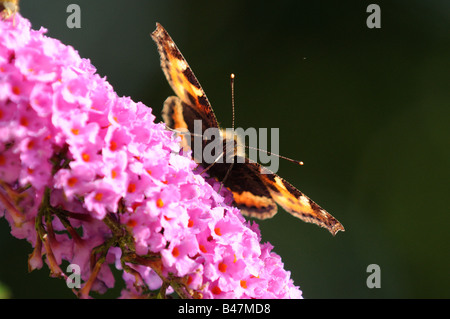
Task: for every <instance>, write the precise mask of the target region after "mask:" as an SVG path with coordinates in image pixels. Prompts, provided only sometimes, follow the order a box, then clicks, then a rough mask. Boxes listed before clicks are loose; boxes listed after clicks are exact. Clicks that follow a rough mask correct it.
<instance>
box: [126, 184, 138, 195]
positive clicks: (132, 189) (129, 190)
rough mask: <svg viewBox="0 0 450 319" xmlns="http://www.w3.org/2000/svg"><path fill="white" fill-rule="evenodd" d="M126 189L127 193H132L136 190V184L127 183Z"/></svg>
mask: <svg viewBox="0 0 450 319" xmlns="http://www.w3.org/2000/svg"><path fill="white" fill-rule="evenodd" d="M127 190H128V193H134V192H135V191H136V184H134V183H130V184H129V185H128V189H127Z"/></svg>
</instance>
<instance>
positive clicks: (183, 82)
mask: <svg viewBox="0 0 450 319" xmlns="http://www.w3.org/2000/svg"><path fill="white" fill-rule="evenodd" d="M151 36H152V38H153V40H154V41H155V42H156V45H157V46H158V52H159V55H160V59H161V68H162V70H163V72H164V75H165V76H166V78H167V81H168V82H169V84H170V86H171V87H172V89H173V90H174V92H175V94H176V95H177V96H178V97H179V99H180V100H181V102H183V107H184V106H186V107H190V108H192V109H193V111H194V112H195V113H197V114H201V116H200V119H202V120H204V122H205V123H206V124H207V125H209V127H218V123H217V119H216V116H215V114H214V112H213V110H212V107H211V104H210V103H209V101H208V98H207V97H206V94H205V92H204V91H203V89H202V87H201V86H200V83H199V82H198V80H197V78H196V77H195V75H194V73H193V72H192V70H191V68H190V67H189V65H188V63H187V62H186V59H185V58H184V57H183V55H182V54H181V52H180V50H179V49H178V47H177V46H176V44H175V42H174V41H173V40H172V38H171V37H170V35H169V34H168V33H167V31H166V30H165V29H164V28H163V27H162V25H160V24H159V23H157V24H156V30H155V31H153V33H152V34H151Z"/></svg>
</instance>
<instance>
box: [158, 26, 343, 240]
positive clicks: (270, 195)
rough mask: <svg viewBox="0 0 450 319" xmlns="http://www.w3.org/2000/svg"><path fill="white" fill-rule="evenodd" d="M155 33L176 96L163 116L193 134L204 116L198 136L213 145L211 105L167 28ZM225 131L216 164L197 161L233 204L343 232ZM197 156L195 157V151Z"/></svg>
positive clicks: (257, 214) (252, 213)
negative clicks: (208, 135) (207, 136)
mask: <svg viewBox="0 0 450 319" xmlns="http://www.w3.org/2000/svg"><path fill="white" fill-rule="evenodd" d="M151 36H152V38H153V40H154V41H155V42H156V44H157V47H158V51H159V54H160V58H161V68H162V70H163V72H164V74H165V76H166V78H167V80H168V82H169V84H170V85H171V87H172V89H173V90H174V92H175V94H176V96H171V97H169V98H167V100H166V101H165V103H164V107H163V111H162V116H163V120H164V122H165V123H166V125H167V126H168V127H170V128H172V129H175V130H177V131H185V132H191V133H192V132H194V131H195V126H194V122H195V120H201V129H200V134H198V135H200V139H201V143H202V149H204V148H205V147H207V146H208V144H209V143H211V141H210V140H205V139H202V138H201V136H203V134H204V133H205V132H206V130H208V129H211V128H215V129H217V130H219V131H220V130H221V129H220V127H219V124H218V121H217V118H216V116H215V114H214V111H213V109H212V107H211V104H210V103H209V101H208V98H207V97H206V94H205V92H204V91H203V89H202V88H201V86H200V83H199V82H198V80H197V78H196V77H195V75H194V73H193V72H192V70H191V68H190V67H189V65H188V63H187V62H186V60H185V59H184V57H183V55H182V54H181V52H180V50H179V49H178V48H177V46H176V45H175V43H174V41H173V40H172V38H171V37H170V36H169V34H168V33H167V31H166V30H165V29H164V28H163V27H162V26H161V25H160V24H159V23H157V27H156V30H155V31H154V32H153V33H152V34H151ZM221 132H222V133H221V138H222V139H223V149H222V152H219V154H216V155H217V158H216V159H217V162H215V163H213V164H212V165H211V163H210V162H208V163H207V162H204V161H203V160H202V159H201V158H196V160H197V162H200V163H202V166H203V167H207V168H208V174H209V175H210V176H213V177H215V178H216V179H217V180H219V181H222V182H223V184H224V186H225V187H227V188H228V189H229V190H230V191H231V192H232V193H233V198H234V203H233V204H234V205H235V206H236V207H238V208H239V209H240V210H241V212H242V213H243V214H245V215H248V216H251V217H256V218H259V219H266V218H270V217H272V216H274V215H275V214H276V213H277V210H278V209H277V204H278V205H280V206H281V207H282V208H283V209H285V210H286V211H287V212H289V213H291V214H292V215H293V216H295V217H297V218H299V219H301V220H303V221H305V222H308V223H314V224H316V225H318V226H321V227H324V228H326V229H328V231H330V232H331V233H332V234H333V235H335V234H336V233H337V232H338V231H344V227H343V226H342V224H341V223H340V222H339V221H338V220H336V219H335V218H334V217H333V216H332V215H330V214H329V213H328V212H326V211H325V210H324V209H322V208H321V207H320V206H319V205H317V204H316V203H315V202H313V201H312V200H311V199H309V198H308V197H307V196H306V195H304V194H303V193H302V192H300V191H299V190H298V189H296V188H295V187H294V186H292V185H291V184H290V183H288V182H287V181H285V180H284V179H283V178H281V177H280V176H278V175H277V174H275V173H273V172H270V171H268V170H267V169H266V168H265V167H263V166H261V165H260V164H258V163H257V162H254V161H252V160H250V159H249V158H248V157H246V156H245V152H244V151H243V149H242V148H239V147H238V145H240V142H239V141H237V140H236V139H235V135H229V134H228V131H225V130H222V131H221ZM224 132H225V133H224ZM198 135H193V134H191V135H190V139H191V141H190V142H191V145H193V144H192V143H195V141H194V139H195V138H198ZM183 138H184V137H183ZM230 139H231V141H230ZM188 142H189V141H187V140H186V139H184V140H182V146H183V147H189V143H188ZM229 142H231V143H232V144H233V145H234V146H233V147H232V148H231V151H229V150H228V149H227V148H226V147H225V146H226V144H227V143H229ZM193 154H194V158H195V152H193ZM221 157H222V158H221Z"/></svg>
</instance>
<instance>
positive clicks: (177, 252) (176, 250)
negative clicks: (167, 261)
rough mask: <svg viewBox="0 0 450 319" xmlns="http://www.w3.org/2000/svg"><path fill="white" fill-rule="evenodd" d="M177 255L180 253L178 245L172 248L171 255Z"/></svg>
mask: <svg viewBox="0 0 450 319" xmlns="http://www.w3.org/2000/svg"><path fill="white" fill-rule="evenodd" d="M179 255H180V250H179V249H178V247H175V248H174V249H172V256H173V257H178V256H179Z"/></svg>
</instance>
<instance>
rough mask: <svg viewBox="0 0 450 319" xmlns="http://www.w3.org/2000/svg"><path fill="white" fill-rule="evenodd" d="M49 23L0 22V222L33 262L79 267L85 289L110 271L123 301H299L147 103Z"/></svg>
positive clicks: (250, 229) (254, 229) (269, 255)
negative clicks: (118, 85)
mask: <svg viewBox="0 0 450 319" xmlns="http://www.w3.org/2000/svg"><path fill="white" fill-rule="evenodd" d="M45 33H46V29H44V28H41V29H40V30H38V31H35V30H32V29H31V24H30V22H29V21H28V20H27V19H25V18H23V17H22V16H21V15H20V14H19V13H17V14H16V15H15V23H13V21H12V19H0V198H1V201H0V218H1V217H4V218H5V219H6V220H7V221H8V222H9V224H10V226H11V234H12V235H13V236H15V237H17V238H20V239H26V240H27V241H28V242H29V243H30V244H31V245H32V246H33V247H35V250H34V252H33V254H32V255H31V257H30V258H29V266H30V269H37V268H41V267H42V265H43V262H44V261H45V262H46V263H47V264H48V265H49V266H50V267H51V269H52V270H53V271H58V272H59V269H61V270H63V271H65V269H63V268H65V267H62V265H66V264H74V265H78V266H79V268H80V271H81V277H82V278H81V279H82V285H84V286H82V287H81V288H73V291H74V292H75V293H76V294H77V295H78V294H82V296H84V297H89V296H90V295H89V293H90V291H91V290H95V291H97V292H100V293H104V292H105V291H107V290H108V289H109V288H112V287H113V286H114V285H115V284H116V281H115V280H114V276H113V275H112V272H111V267H115V268H116V269H117V270H119V271H121V272H122V274H123V275H122V278H123V281H124V283H125V285H124V289H123V290H122V292H121V293H120V297H122V298H126V297H130V298H131V297H154V296H155V295H158V296H164V295H165V294H170V293H173V292H176V293H177V294H178V296H179V297H186V298H301V297H302V292H301V290H300V289H299V288H298V287H297V286H295V285H294V284H293V282H292V279H291V274H290V272H289V271H287V270H285V269H284V265H283V263H282V261H281V258H280V256H278V255H277V254H276V253H274V252H273V251H272V250H273V247H272V246H271V245H270V244H261V243H260V241H261V234H260V231H259V228H258V225H257V224H256V223H248V222H247V221H246V220H245V218H244V217H243V216H242V215H241V214H240V211H239V210H238V209H237V208H235V207H233V206H231V203H232V201H233V197H232V194H231V192H230V191H229V190H228V189H226V188H222V190H221V192H220V194H218V190H219V188H220V187H221V184H220V182H217V181H216V180H215V179H213V178H208V177H207V174H203V175H204V176H200V175H199V174H198V172H197V173H196V172H195V169H196V167H197V164H196V163H195V162H194V161H193V160H192V159H191V157H190V153H189V152H187V153H186V152H184V151H182V150H181V147H180V145H179V141H180V139H179V138H177V137H174V136H173V133H172V132H169V131H167V130H166V128H165V125H164V124H161V123H155V122H154V121H155V116H154V114H152V109H151V108H149V107H147V106H145V105H144V104H143V103H141V102H135V101H133V100H132V99H131V98H130V97H119V96H117V93H116V92H114V89H113V87H112V86H111V84H110V83H108V82H107V81H106V78H102V77H100V76H99V75H98V74H96V73H95V72H96V69H95V67H94V66H93V65H92V64H91V62H90V61H89V60H87V59H82V58H81V57H80V56H79V54H78V52H77V51H76V50H75V49H74V48H72V47H70V46H66V45H64V44H62V43H61V42H60V41H59V40H57V39H53V38H50V37H47V36H45ZM157 108H158V109H159V106H158V107H157ZM205 177H206V178H207V179H206V180H205ZM61 275H62V276H63V277H64V278H67V277H68V275H69V274H65V273H64V274H61Z"/></svg>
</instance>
